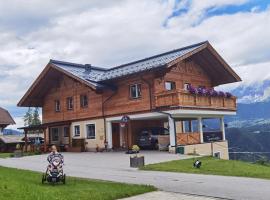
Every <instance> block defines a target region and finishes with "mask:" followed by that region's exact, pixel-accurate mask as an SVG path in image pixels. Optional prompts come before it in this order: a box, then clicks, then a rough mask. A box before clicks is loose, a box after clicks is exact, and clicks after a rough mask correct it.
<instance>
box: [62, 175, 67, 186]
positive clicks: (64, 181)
mask: <svg viewBox="0 0 270 200" xmlns="http://www.w3.org/2000/svg"><path fill="white" fill-rule="evenodd" d="M62 182H63V184H66V174H64V175H63V177H62Z"/></svg>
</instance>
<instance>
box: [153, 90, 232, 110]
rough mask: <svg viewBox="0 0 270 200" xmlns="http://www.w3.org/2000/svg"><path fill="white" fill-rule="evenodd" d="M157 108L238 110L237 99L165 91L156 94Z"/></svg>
mask: <svg viewBox="0 0 270 200" xmlns="http://www.w3.org/2000/svg"><path fill="white" fill-rule="evenodd" d="M155 104H156V107H167V106H183V107H198V108H210V109H224V110H236V97H234V96H232V97H230V98H226V97H219V96H201V95H194V94H191V93H189V92H188V91H183V90H181V91H165V92H160V93H157V94H155Z"/></svg>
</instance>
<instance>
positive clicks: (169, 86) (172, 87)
mask: <svg viewBox="0 0 270 200" xmlns="http://www.w3.org/2000/svg"><path fill="white" fill-rule="evenodd" d="M165 89H166V90H168V91H170V90H175V89H176V85H175V82H174V81H166V82H165Z"/></svg>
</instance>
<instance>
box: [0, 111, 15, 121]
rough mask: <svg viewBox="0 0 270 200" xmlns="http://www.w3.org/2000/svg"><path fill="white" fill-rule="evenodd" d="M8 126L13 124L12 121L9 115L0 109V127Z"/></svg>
mask: <svg viewBox="0 0 270 200" xmlns="http://www.w3.org/2000/svg"><path fill="white" fill-rule="evenodd" d="M10 124H15V122H14V120H13V119H12V117H11V115H10V114H9V112H8V111H7V110H5V109H4V108H1V107H0V125H10Z"/></svg>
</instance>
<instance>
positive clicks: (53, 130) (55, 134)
mask: <svg viewBox="0 0 270 200" xmlns="http://www.w3.org/2000/svg"><path fill="white" fill-rule="evenodd" d="M51 140H52V141H54V142H56V141H59V128H51Z"/></svg>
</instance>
